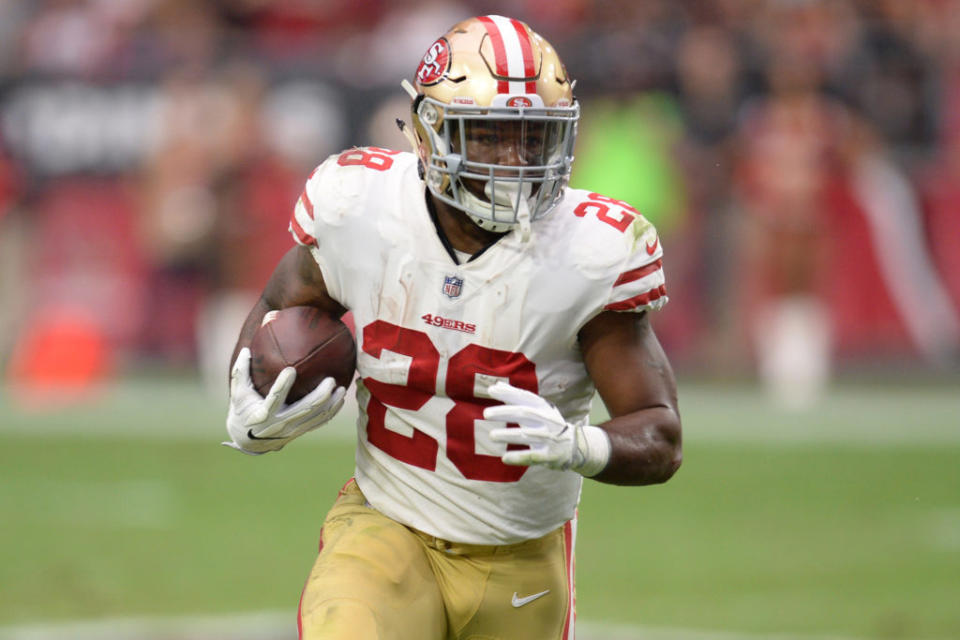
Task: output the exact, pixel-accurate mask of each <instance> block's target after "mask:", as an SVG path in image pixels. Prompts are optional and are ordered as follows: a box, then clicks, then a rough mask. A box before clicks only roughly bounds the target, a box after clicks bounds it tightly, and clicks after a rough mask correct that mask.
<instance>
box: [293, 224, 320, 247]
mask: <svg viewBox="0 0 960 640" xmlns="http://www.w3.org/2000/svg"><path fill="white" fill-rule="evenodd" d="M290 231H292V232H293V235H294V237H296V239H297V242H299V243H300V244H304V245H307V246H311V245H312V246H314V247H315V246H317V239H316V238H314V237H313V236H311V235H310V234H308V233H307V232H306V231H304V230H303V227H301V226H300V223H299V222H297V218H296V217H292V218H290Z"/></svg>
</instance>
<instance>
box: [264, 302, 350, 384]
mask: <svg viewBox="0 0 960 640" xmlns="http://www.w3.org/2000/svg"><path fill="white" fill-rule="evenodd" d="M250 355H251V358H250V377H251V379H252V380H253V386H254V387H256V389H257V392H259V393H260V395H262V396H266V394H267V393H268V392H269V391H270V387H271V386H272V385H273V382H274V380H276V379H277V375H278V374H279V373H280V372H281V371H283V369H284V368H286V367H295V368H296V370H297V379H296V381H295V382H294V384H293V387H292V388H291V389H290V393H289V394H287V400H286V401H287V403H291V402H294V401H296V400H299V399H300V398H302V397H303V396H305V395H306V394H308V393H310V391H312V390H313V389H315V388H316V386H317V385H318V384H320V382H322V381H323V379H324V378H326V377H327V376H333V378H334V379H335V380H336V381H337V384H338V385H340V386H343V387H349V386H350V383H351V382H352V381H353V375H354V372H355V371H356V368H357V345H356V343H355V342H354V340H353V335H352V334H351V333H350V329H349V328H348V327H347V325H345V324H344V323H343V322H341V321H340V320H339V319H337V318H334V317H333V316H331V315H329V314H327V313H325V312H323V311H321V310H320V309H317V308H315V307H288V308H286V309H280V310H278V311H270V312H268V313H267V315H265V316H264V317H263V322H262V323H261V325H260V327H259V328H258V329H257V331H256V333H255V334H254V335H253V342H252V343H251V344H250Z"/></svg>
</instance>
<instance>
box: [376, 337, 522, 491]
mask: <svg viewBox="0 0 960 640" xmlns="http://www.w3.org/2000/svg"><path fill="white" fill-rule="evenodd" d="M384 349H387V350H389V351H391V352H393V353H397V354H400V355H403V356H406V357H408V358H410V362H409V365H408V369H407V384H405V385H401V384H390V383H387V382H381V381H379V380H373V379H372V378H364V379H363V383H364V385H366V387H367V389H369V390H370V394H371V395H370V403H369V405H368V406H367V419H368V422H367V439H368V440H369V441H370V443H371V444H373V445H374V446H376V447H377V448H378V449H381V450H382V451H384V452H386V453H388V454H390V455H391V456H393V457H394V458H396V459H397V460H401V461H403V462H406V463H407V464H412V465H414V466H417V467H420V468H422V469H428V470H430V471H434V470H435V469H436V468H437V456H438V454H439V449H440V444H439V443H438V442H437V440H436V439H435V438H433V437H431V436H429V435H427V434H426V433H424V432H422V431H419V430H417V429H414V430H413V434H412V435H409V436H408V435H404V434H401V433H397V432H396V431H392V430H390V429H387V427H386V425H385V424H384V419H385V418H386V414H387V407H386V405H390V406H391V407H396V408H398V409H408V410H410V411H416V410H418V409H420V408H421V407H423V405H425V404H426V403H427V401H429V400H430V398H432V397H433V395H434V391H435V390H436V388H437V374H438V370H439V367H440V352H439V351H437V348H436V347H435V346H434V345H433V342H431V341H430V336H428V335H427V334H425V333H423V332H422V331H417V330H415V329H407V328H405V327H398V326H397V325H394V324H391V323H389V322H384V321H383V320H377V321H375V322H372V323H371V324H368V325H367V326H365V327H364V328H363V351H364V352H365V353H367V354H369V355H371V356H373V357H374V358H377V359H379V358H380V356H381V353H382V352H383V350H384ZM479 374H483V375H488V376H494V377H498V378H506V379H507V380H509V381H510V384H512V385H513V386H515V387H519V388H521V389H526V390H528V391H532V392H533V393H537V390H538V384H537V374H536V368H535V367H534V364H533V363H532V362H530V360H528V359H527V357H526V356H525V355H523V354H522V353H511V352H509V351H500V350H498V349H490V348H488V347H482V346H480V345H477V344H471V345H467V346H466V347H464V348H463V349H461V350H460V351H458V352H457V353H455V354H454V355H453V356H452V357H451V358H450V361H449V365H448V366H447V376H446V381H445V390H446V394H447V396H448V397H450V399H452V400H453V401H454V405H453V408H452V409H450V411H448V412H447V416H446V431H447V451H446V455H447V458H449V459H450V461H451V462H453V464H454V466H456V467H457V469H459V470H460V473H462V474H463V476H464V477H465V478H469V479H470V480H486V481H489V482H515V481H517V480H519V479H520V477H521V476H522V475H523V474H524V472H526V470H527V467H520V466H509V465H505V464H504V463H503V461H502V460H500V458H499V456H490V455H485V454H481V453H477V451H476V432H475V421H476V420H481V419H483V410H484V408H485V407H489V406H491V405H494V404H496V401H495V400H492V399H490V398H478V397H477V396H476V395H475V393H474V389H475V382H476V377H477V375H479ZM508 448H509V449H516V448H522V447H516V446H513V445H510V446H509V447H508Z"/></svg>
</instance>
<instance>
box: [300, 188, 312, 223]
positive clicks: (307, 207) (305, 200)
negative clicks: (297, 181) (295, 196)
mask: <svg viewBox="0 0 960 640" xmlns="http://www.w3.org/2000/svg"><path fill="white" fill-rule="evenodd" d="M300 202H302V203H303V208H304V209H305V210H306V212H307V215H308V216H310V219H311V220H313V203H312V202H310V196H308V195H307V188H306V187H304V188H303V193H302V194H301V195H300Z"/></svg>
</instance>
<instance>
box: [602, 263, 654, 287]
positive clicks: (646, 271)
mask: <svg viewBox="0 0 960 640" xmlns="http://www.w3.org/2000/svg"><path fill="white" fill-rule="evenodd" d="M662 266H663V260H655V261H653V262H651V263H650V264H645V265H643V266H642V267H637V268H636V269H631V270H630V271H624V272H623V273H621V274H620V276H619V277H618V278H617V281H616V282H614V283H613V286H617V285H619V284H625V283H627V282H633V281H634V280H639V279H640V278H644V277H646V276H648V275H650V274H651V273H653V272H654V271H656V270H658V269H660V267H662Z"/></svg>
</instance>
